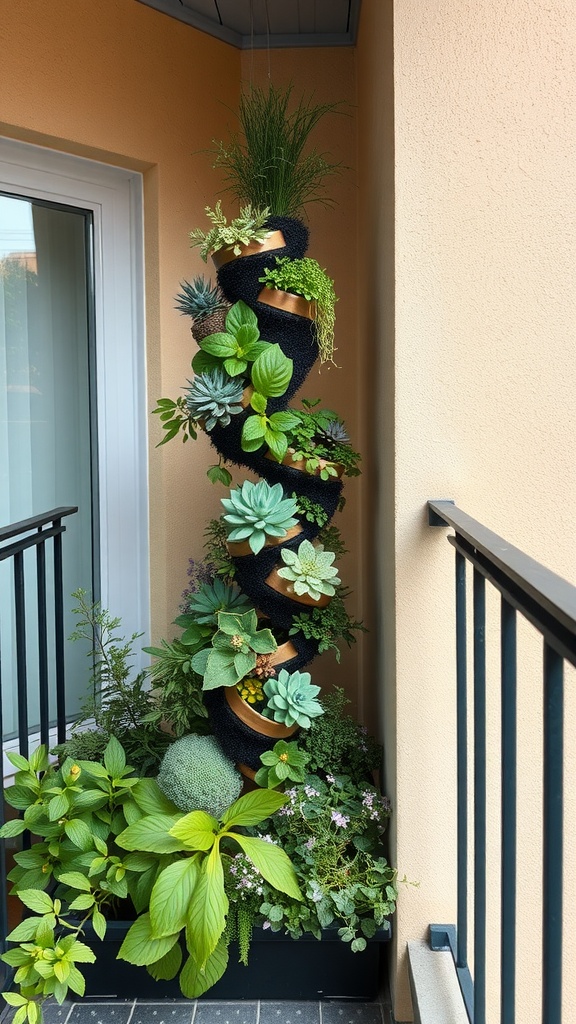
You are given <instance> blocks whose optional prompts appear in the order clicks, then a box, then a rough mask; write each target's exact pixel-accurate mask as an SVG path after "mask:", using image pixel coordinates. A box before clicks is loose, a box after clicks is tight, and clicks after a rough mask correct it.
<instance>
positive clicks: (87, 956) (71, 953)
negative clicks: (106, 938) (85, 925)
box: [66, 939, 96, 964]
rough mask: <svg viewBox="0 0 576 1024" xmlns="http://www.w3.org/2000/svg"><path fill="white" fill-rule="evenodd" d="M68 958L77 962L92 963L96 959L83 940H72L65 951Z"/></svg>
mask: <svg viewBox="0 0 576 1024" xmlns="http://www.w3.org/2000/svg"><path fill="white" fill-rule="evenodd" d="M66 957H67V959H68V960H73V961H74V962H75V963H77V964H93V963H95V961H96V954H95V953H94V952H93V950H91V949H90V946H87V945H86V943H85V942H79V941H78V939H77V940H76V942H73V943H72V945H71V946H70V949H69V950H68V951H67V953H66Z"/></svg>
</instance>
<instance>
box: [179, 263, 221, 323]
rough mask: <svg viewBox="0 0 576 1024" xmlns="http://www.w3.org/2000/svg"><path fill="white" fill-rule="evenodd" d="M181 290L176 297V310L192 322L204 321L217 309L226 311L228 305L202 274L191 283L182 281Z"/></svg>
mask: <svg viewBox="0 0 576 1024" xmlns="http://www.w3.org/2000/svg"><path fill="white" fill-rule="evenodd" d="M180 287H181V289H182V291H181V292H179V293H178V295H177V296H176V307H175V308H176V309H177V310H178V311H179V312H180V313H182V314H183V315H184V316H190V317H192V319H193V320H204V319H205V317H207V316H210V315H211V314H212V313H215V312H216V311H217V310H219V309H226V307H227V305H228V303H227V302H226V299H225V298H224V295H223V294H222V292H221V291H220V288H219V286H218V285H216V286H215V287H213V286H212V281H207V280H206V278H205V277H203V276H202V274H199V275H198V277H195V278H194V280H193V281H192V282H190V281H182V282H181V283H180Z"/></svg>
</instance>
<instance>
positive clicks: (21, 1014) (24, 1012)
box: [12, 1002, 30, 1024]
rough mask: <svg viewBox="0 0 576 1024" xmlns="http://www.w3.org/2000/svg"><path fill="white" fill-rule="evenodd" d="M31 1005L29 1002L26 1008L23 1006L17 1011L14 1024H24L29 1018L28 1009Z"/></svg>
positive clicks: (13, 1019) (13, 1020)
mask: <svg viewBox="0 0 576 1024" xmlns="http://www.w3.org/2000/svg"><path fill="white" fill-rule="evenodd" d="M29 1005H30V1003H29V1002H27V1003H26V1006H21V1007H20V1008H19V1009H18V1010H16V1013H15V1014H14V1016H13V1018H12V1024H24V1021H25V1020H26V1019H27V1017H28V1007H29Z"/></svg>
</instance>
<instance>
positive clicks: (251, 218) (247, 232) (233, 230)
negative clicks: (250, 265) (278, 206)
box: [190, 200, 272, 263]
mask: <svg viewBox="0 0 576 1024" xmlns="http://www.w3.org/2000/svg"><path fill="white" fill-rule="evenodd" d="M204 210H205V212H206V216H207V217H208V220H210V221H212V227H211V228H210V230H209V231H203V230H202V228H194V230H193V231H191V232H190V246H191V248H193V249H194V248H195V247H196V246H199V247H200V256H201V258H202V259H203V260H204V263H206V262H207V261H208V257H209V256H210V254H211V253H213V252H217V251H218V250H219V249H231V250H232V252H233V253H234V255H235V256H239V255H240V253H241V251H242V249H241V246H242V245H248V243H249V242H264V241H265V240H266V239H267V238H268V236H269V235H270V234H272V232H271V230H270V228H267V227H266V221H267V220H268V218H269V216H270V210H269V209H267V208H266V207H264V208H258V207H256V206H253V205H252V204H251V203H248V204H247V205H246V206H243V207H242V208H241V210H240V213H239V215H238V217H235V218H234V219H233V220H231V221H230V223H228V221H227V219H226V216H225V214H224V213H223V211H222V204H221V203H220V200H218V202H217V203H216V206H215V208H214V209H213V210H212V209H211V208H210V207H209V206H205V207H204Z"/></svg>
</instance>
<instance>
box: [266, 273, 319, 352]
mask: <svg viewBox="0 0 576 1024" xmlns="http://www.w3.org/2000/svg"><path fill="white" fill-rule="evenodd" d="M259 281H261V282H262V283H263V284H264V288H263V289H262V291H261V292H260V294H259V296H258V301H259V302H263V303H265V304H268V305H272V306H275V307H277V308H278V309H283V310H285V311H287V312H289V313H296V314H297V315H298V316H304V317H307V318H308V319H309V320H313V321H314V326H315V331H316V338H317V341H318V348H319V352H320V361H321V362H326V361H327V360H328V361H330V362H333V355H334V324H335V322H336V315H335V312H334V307H335V305H336V301H337V299H336V293H335V291H334V281H333V280H332V278H331V277H329V276H328V274H327V273H326V271H325V270H323V269H322V267H321V266H320V264H319V263H318V262H317V261H316V260H313V259H310V257H308V256H305V257H303V258H302V259H296V260H291V259H290V258H289V257H288V256H277V257H276V262H275V264H274V265H273V266H271V267H265V269H264V273H263V275H262V276H261V277H260V278H259Z"/></svg>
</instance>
